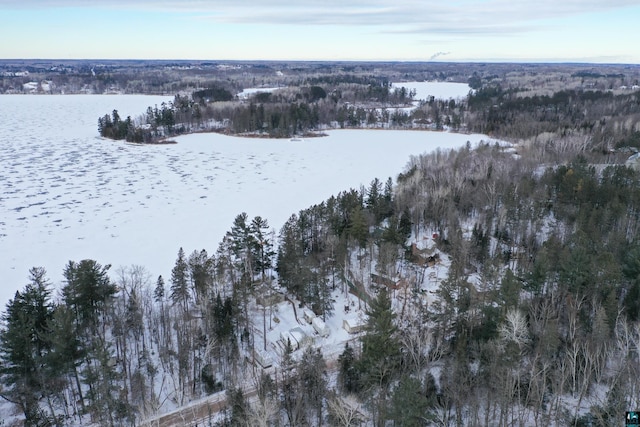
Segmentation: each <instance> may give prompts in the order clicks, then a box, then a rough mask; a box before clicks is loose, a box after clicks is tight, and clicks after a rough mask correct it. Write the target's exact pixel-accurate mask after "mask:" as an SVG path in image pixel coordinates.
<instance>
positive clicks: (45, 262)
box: [0, 95, 486, 307]
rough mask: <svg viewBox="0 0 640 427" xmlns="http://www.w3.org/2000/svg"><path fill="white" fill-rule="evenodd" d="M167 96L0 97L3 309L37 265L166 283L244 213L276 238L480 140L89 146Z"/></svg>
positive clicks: (187, 139) (413, 137)
mask: <svg viewBox="0 0 640 427" xmlns="http://www.w3.org/2000/svg"><path fill="white" fill-rule="evenodd" d="M167 100H168V98H166V97H145V96H109V95H80V96H74V95H61V96H56V95H33V96H10V95H3V96H0V147H1V150H0V165H1V166H2V167H1V168H0V259H2V262H1V263H0V280H1V282H0V283H1V285H0V286H1V288H0V307H3V306H4V304H5V303H6V301H7V300H8V299H9V298H11V297H12V296H13V294H14V293H15V291H16V290H19V289H22V288H23V287H24V285H25V284H26V283H27V277H28V270H29V268H30V267H32V266H43V267H45V268H46V269H47V271H48V273H49V278H50V279H51V280H52V281H53V282H54V283H55V284H59V283H60V282H61V280H62V270H63V268H64V265H65V264H66V263H67V262H68V261H69V260H76V261H77V260H81V259H85V258H92V259H95V260H97V261H98V262H100V263H102V264H112V265H113V266H114V268H117V267H118V266H129V265H132V264H135V265H142V266H144V267H146V268H147V270H148V271H149V272H150V274H151V275H152V276H153V277H156V276H157V275H159V274H162V275H163V276H165V277H168V276H169V275H170V271H171V268H172V266H173V264H174V262H175V258H176V254H177V251H178V248H179V247H181V246H182V247H184V249H185V251H186V252H187V253H190V252H191V251H193V250H194V249H198V250H199V249H202V248H205V249H207V250H208V251H209V252H210V253H212V252H214V251H215V250H216V248H217V246H218V243H219V242H220V240H221V239H222V237H223V235H224V234H225V232H226V231H227V230H229V229H230V227H231V224H232V221H233V218H234V217H235V216H236V215H237V214H238V213H240V212H243V211H245V212H247V213H248V215H249V216H250V217H253V216H256V215H260V216H262V217H263V218H266V219H267V220H268V221H269V223H270V225H271V226H272V227H273V228H275V229H276V230H277V229H279V227H280V226H281V225H282V224H283V223H284V221H285V220H286V219H287V218H288V217H289V216H290V215H291V214H292V213H294V212H297V211H298V210H300V209H303V208H306V207H308V206H310V205H312V204H314V203H319V202H321V201H322V200H324V199H326V198H327V197H329V196H331V195H332V194H337V193H338V192H339V191H342V190H346V189H348V188H349V187H358V186H360V185H361V184H364V185H365V186H366V185H368V183H369V182H370V181H371V180H372V179H373V178H374V177H379V178H380V179H382V180H385V179H386V178H387V177H388V176H393V177H395V176H396V175H397V174H398V173H399V172H401V171H402V169H403V167H404V166H405V164H406V162H407V161H408V158H409V156H410V155H412V154H419V153H423V152H426V151H431V150H434V149H436V148H438V147H441V148H452V147H459V146H462V145H464V144H465V143H466V142H467V141H471V143H472V144H473V143H475V142H477V141H479V140H481V139H483V138H484V139H486V137H485V136H482V135H460V134H450V133H431V132H416V131H366V130H344V131H331V132H329V136H328V137H324V138H313V139H305V140H304V141H297V142H294V141H289V140H265V139H243V138H236V137H228V136H223V135H217V134H194V135H186V136H183V137H180V138H177V141H178V144H176V145H167V146H135V145H130V144H126V143H124V142H119V141H110V140H102V139H100V138H97V118H98V117H99V116H101V115H103V114H105V113H107V112H109V111H111V110H113V109H114V108H115V109H118V110H119V112H120V115H121V116H122V117H126V115H128V114H130V115H132V116H135V115H137V114H138V113H141V112H143V111H144V110H145V109H146V107H147V106H148V105H154V104H160V103H161V102H162V101H167Z"/></svg>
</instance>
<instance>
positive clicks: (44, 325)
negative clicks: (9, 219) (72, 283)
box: [0, 268, 53, 425]
mask: <svg viewBox="0 0 640 427" xmlns="http://www.w3.org/2000/svg"><path fill="white" fill-rule="evenodd" d="M30 274H31V283H29V284H28V285H27V286H26V287H25V289H24V291H23V292H19V291H17V292H16V294H15V297H14V298H13V299H12V300H10V301H9V302H8V303H7V308H6V312H5V313H4V314H3V316H2V322H3V327H2V329H1V330H0V361H1V362H2V363H1V364H0V378H1V381H2V384H4V385H5V386H6V388H4V389H3V390H2V397H4V398H5V399H6V400H8V401H10V402H12V403H14V404H16V405H17V406H19V407H20V409H21V410H22V412H23V413H24V416H25V420H26V423H27V424H28V425H39V424H41V423H43V422H44V418H46V416H45V415H43V411H42V410H41V408H40V405H39V400H40V397H41V396H42V395H43V394H48V393H49V390H47V385H48V381H47V377H48V374H49V373H47V372H46V365H45V363H44V362H45V358H46V356H47V354H48V352H49V350H50V345H49V342H48V341H47V340H46V339H45V336H46V333H47V329H48V325H49V322H50V321H51V317H52V313H53V307H52V304H51V302H50V294H51V291H50V290H49V289H48V287H49V284H48V282H47V280H46V278H45V270H44V269H43V268H33V269H31V270H30Z"/></svg>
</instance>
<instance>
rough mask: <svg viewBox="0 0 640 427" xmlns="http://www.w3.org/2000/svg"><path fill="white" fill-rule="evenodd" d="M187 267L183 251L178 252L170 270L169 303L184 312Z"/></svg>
mask: <svg viewBox="0 0 640 427" xmlns="http://www.w3.org/2000/svg"><path fill="white" fill-rule="evenodd" d="M188 269H189V266H188V265H187V261H186V259H185V257H184V250H183V249H182V248H180V249H179V250H178V259H176V263H175V265H174V267H173V269H172V270H171V301H172V302H173V304H174V305H176V304H180V305H182V309H183V311H184V312H186V311H188V305H189V270H188Z"/></svg>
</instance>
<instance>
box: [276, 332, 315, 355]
mask: <svg viewBox="0 0 640 427" xmlns="http://www.w3.org/2000/svg"><path fill="white" fill-rule="evenodd" d="M287 341H288V342H289V343H291V348H292V349H293V351H296V350H299V349H301V348H302V347H306V346H308V345H312V344H313V342H314V340H313V337H310V336H308V335H307V334H305V333H304V331H303V330H302V329H300V328H299V327H296V328H293V329H290V330H288V331H284V332H280V341H278V344H279V345H280V347H281V348H282V349H283V350H284V349H286V348H287Z"/></svg>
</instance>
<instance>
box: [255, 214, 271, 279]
mask: <svg viewBox="0 0 640 427" xmlns="http://www.w3.org/2000/svg"><path fill="white" fill-rule="evenodd" d="M268 230H269V223H268V222H267V220H266V219H263V218H262V217H260V216H256V217H255V218H253V220H252V221H251V233H252V234H253V239H252V242H253V258H254V259H255V260H256V261H255V268H256V271H257V272H259V273H260V274H261V276H262V280H265V278H266V277H265V272H266V271H267V270H268V269H270V268H271V267H273V257H274V255H275V251H274V250H273V241H272V239H270V238H269V236H268V235H267V231H268Z"/></svg>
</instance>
